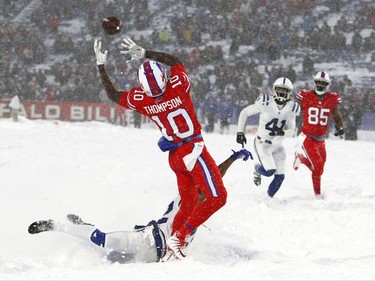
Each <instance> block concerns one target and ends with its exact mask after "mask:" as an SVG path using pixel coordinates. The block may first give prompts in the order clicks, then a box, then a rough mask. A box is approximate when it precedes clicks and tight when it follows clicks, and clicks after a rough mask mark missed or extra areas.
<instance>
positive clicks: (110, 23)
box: [102, 17, 122, 35]
mask: <svg viewBox="0 0 375 281" xmlns="http://www.w3.org/2000/svg"><path fill="white" fill-rule="evenodd" d="M102 27H103V30H104V32H105V34H108V35H114V34H117V33H119V32H120V31H121V28H122V21H121V20H120V19H119V18H117V17H106V18H104V19H103V21H102Z"/></svg>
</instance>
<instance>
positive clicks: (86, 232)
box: [28, 149, 253, 263]
mask: <svg viewBox="0 0 375 281" xmlns="http://www.w3.org/2000/svg"><path fill="white" fill-rule="evenodd" d="M249 157H250V158H251V159H253V156H252V155H251V153H250V152H249V151H248V150H246V149H241V150H239V151H233V154H232V155H231V156H229V157H228V158H227V159H226V160H225V161H224V162H222V163H221V164H220V165H219V166H218V167H219V170H220V173H221V175H222V176H224V175H225V173H226V172H227V170H228V168H229V167H230V166H231V165H232V164H233V162H234V161H235V160H237V159H241V158H243V161H247V160H248V159H249ZM203 199H204V197H202V198H201V201H202V200H203ZM179 205H180V196H177V198H176V199H174V200H173V201H172V202H171V203H170V204H169V205H168V208H167V211H166V212H165V213H164V215H163V217H162V218H161V219H159V220H157V221H155V220H152V221H150V222H149V223H148V224H147V225H136V226H135V227H134V229H133V230H131V231H115V232H102V231H101V230H99V229H98V228H97V227H96V226H95V225H92V224H90V223H85V222H83V221H82V220H81V219H80V218H79V217H78V216H76V215H68V216H67V218H68V220H69V221H70V223H62V222H56V221H53V220H40V221H36V222H34V223H32V224H31V225H30V226H29V228H28V231H29V233H30V234H37V233H40V232H44V231H58V232H64V233H67V234H70V235H73V236H75V237H78V238H81V239H83V240H88V241H91V242H92V243H94V244H96V245H98V246H100V247H103V248H105V249H106V250H108V252H109V254H108V256H107V258H108V260H110V261H111V262H119V263H132V262H158V261H161V260H162V259H163V258H164V259H163V260H162V261H166V260H168V259H169V258H171V256H166V244H165V241H166V239H168V238H169V237H170V235H171V231H172V223H173V219H174V217H175V215H176V213H177V211H178V209H179ZM194 235H195V233H193V234H192V235H191V236H190V237H189V242H191V241H192V240H193V238H194Z"/></svg>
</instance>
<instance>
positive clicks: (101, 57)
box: [94, 39, 108, 65]
mask: <svg viewBox="0 0 375 281" xmlns="http://www.w3.org/2000/svg"><path fill="white" fill-rule="evenodd" d="M94 51H95V56H96V64H97V65H103V64H106V63H107V56H108V51H107V50H105V51H104V52H102V42H101V41H99V40H97V39H95V42H94Z"/></svg>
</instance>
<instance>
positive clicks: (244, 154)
mask: <svg viewBox="0 0 375 281" xmlns="http://www.w3.org/2000/svg"><path fill="white" fill-rule="evenodd" d="M232 151H233V154H232V158H233V160H237V159H241V158H243V161H247V160H248V159H249V158H250V159H251V160H253V159H254V158H253V155H252V154H251V152H250V151H248V150H247V149H246V148H242V149H241V150H238V151H234V150H233V149H232Z"/></svg>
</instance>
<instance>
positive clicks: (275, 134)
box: [269, 128, 285, 137]
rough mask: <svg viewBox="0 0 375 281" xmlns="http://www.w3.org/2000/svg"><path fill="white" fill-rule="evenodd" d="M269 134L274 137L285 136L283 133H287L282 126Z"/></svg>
mask: <svg viewBox="0 0 375 281" xmlns="http://www.w3.org/2000/svg"><path fill="white" fill-rule="evenodd" d="M269 135H270V136H272V137H274V136H283V135H285V132H284V130H283V129H281V128H276V129H275V130H274V131H273V132H270V133H269Z"/></svg>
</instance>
